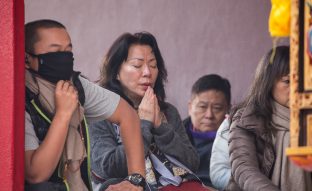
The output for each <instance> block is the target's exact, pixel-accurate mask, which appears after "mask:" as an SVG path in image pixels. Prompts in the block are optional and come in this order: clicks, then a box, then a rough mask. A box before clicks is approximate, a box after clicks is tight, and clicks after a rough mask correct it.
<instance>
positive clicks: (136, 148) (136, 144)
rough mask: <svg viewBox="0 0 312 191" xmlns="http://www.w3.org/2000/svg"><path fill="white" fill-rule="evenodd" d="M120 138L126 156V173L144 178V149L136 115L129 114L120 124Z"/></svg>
mask: <svg viewBox="0 0 312 191" xmlns="http://www.w3.org/2000/svg"><path fill="white" fill-rule="evenodd" d="M120 127H121V128H120V129H121V136H122V140H123V144H124V147H125V152H126V155H127V165H128V173H129V174H131V173H134V172H136V173H140V174H141V175H143V176H145V168H144V166H145V165H144V164H145V161H144V148H143V141H142V135H141V128H140V121H139V118H138V116H137V115H136V113H135V112H134V111H133V112H129V113H128V114H127V117H125V116H124V118H123V120H122V121H121V123H120Z"/></svg>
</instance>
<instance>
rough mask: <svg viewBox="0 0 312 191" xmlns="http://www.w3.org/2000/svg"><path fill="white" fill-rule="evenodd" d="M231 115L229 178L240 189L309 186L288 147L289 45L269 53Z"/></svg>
mask: <svg viewBox="0 0 312 191" xmlns="http://www.w3.org/2000/svg"><path fill="white" fill-rule="evenodd" d="M234 111H235V112H233V114H232V115H231V120H232V122H231V125H230V137H229V149H230V152H229V154H230V160H231V167H232V175H233V177H232V179H231V180H230V184H229V185H228V187H227V189H228V190H235V189H233V187H232V186H233V185H234V184H233V183H234V182H233V179H234V181H235V182H236V184H238V186H239V187H240V189H242V190H247V191H248V190H250V191H254V190H283V191H288V190H289V191H291V190H296V191H306V190H311V189H312V188H311V175H310V174H309V173H307V172H304V171H303V170H302V169H300V168H299V167H297V166H295V165H294V164H292V163H291V162H290V161H289V159H288V158H287V156H286V154H285V149H286V148H287V147H288V146H289V117H290V113H289V47H288V46H278V47H276V48H275V50H271V51H269V52H268V53H267V54H266V56H265V57H264V59H263V60H262V61H261V62H260V64H259V65H258V68H257V70H256V75H255V79H254V81H253V83H252V86H251V89H250V92H249V94H248V95H247V97H246V99H245V100H244V101H243V102H242V103H241V104H240V105H238V106H237V107H236V108H235V109H234Z"/></svg>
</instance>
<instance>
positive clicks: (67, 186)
mask: <svg viewBox="0 0 312 191" xmlns="http://www.w3.org/2000/svg"><path fill="white" fill-rule="evenodd" d="M63 182H64V184H65V186H66V190H67V191H70V189H69V185H68V183H67V180H66V179H63Z"/></svg>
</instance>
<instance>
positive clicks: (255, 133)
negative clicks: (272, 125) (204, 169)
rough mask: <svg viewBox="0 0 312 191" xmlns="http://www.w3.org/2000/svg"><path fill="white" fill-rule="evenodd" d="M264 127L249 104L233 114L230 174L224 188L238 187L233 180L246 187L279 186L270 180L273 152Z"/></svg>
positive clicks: (252, 189) (272, 190) (272, 189)
mask: <svg viewBox="0 0 312 191" xmlns="http://www.w3.org/2000/svg"><path fill="white" fill-rule="evenodd" d="M265 129H266V128H265V127H264V124H263V121H262V120H261V119H260V118H258V117H256V116H255V115H253V114H251V109H250V108H249V107H246V108H244V109H241V110H239V111H238V112H237V113H236V114H235V116H234V117H233V122H232V123H231V126H230V139H229V149H230V160H231V166H232V177H231V180H230V183H229V185H228V186H227V188H226V190H237V189H238V188H237V187H236V186H237V185H235V182H236V183H237V184H238V185H239V187H240V188H241V189H242V190H246V191H255V190H257V191H260V190H262V191H267V190H270V191H277V190H279V189H278V187H277V186H275V185H274V184H273V183H272V182H271V180H270V178H271V175H272V169H273V165H274V161H275V153H274V147H273V145H272V135H271V134H270V133H268V132H266V130H265ZM233 178H234V180H235V182H234V180H233Z"/></svg>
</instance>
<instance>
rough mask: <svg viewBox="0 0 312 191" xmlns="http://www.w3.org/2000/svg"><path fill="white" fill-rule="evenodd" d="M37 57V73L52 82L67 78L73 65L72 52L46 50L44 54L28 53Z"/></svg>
mask: <svg viewBox="0 0 312 191" xmlns="http://www.w3.org/2000/svg"><path fill="white" fill-rule="evenodd" d="M30 55H31V56H33V57H37V58H38V72H37V73H38V74H39V75H40V76H41V77H42V78H44V79H46V80H48V81H49V82H52V83H57V82H58V81H59V80H69V79H70V77H71V75H72V73H73V71H74V70H73V67H74V57H73V53H72V52H48V53H45V54H38V55H34V54H30Z"/></svg>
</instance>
